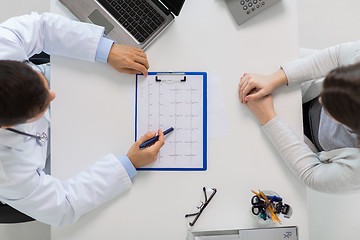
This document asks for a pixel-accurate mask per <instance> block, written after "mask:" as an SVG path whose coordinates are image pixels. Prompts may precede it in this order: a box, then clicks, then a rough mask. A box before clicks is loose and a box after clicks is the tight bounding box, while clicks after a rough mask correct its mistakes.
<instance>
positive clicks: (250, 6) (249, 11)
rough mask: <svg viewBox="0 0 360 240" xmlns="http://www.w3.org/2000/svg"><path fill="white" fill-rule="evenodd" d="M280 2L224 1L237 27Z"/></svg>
mask: <svg viewBox="0 0 360 240" xmlns="http://www.w3.org/2000/svg"><path fill="white" fill-rule="evenodd" d="M278 1H280V0H225V2H226V4H227V5H228V7H229V10H230V12H231V15H232V16H233V17H234V20H235V22H236V23H237V24H238V25H241V24H243V23H244V22H246V21H247V20H249V19H250V18H252V17H254V16H255V15H256V14H258V13H261V12H262V11H264V10H265V9H267V8H269V7H271V6H272V5H274V4H275V3H277V2H278Z"/></svg>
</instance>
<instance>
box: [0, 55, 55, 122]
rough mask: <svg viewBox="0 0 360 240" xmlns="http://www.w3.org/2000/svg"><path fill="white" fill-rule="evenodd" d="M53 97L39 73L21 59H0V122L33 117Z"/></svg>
mask: <svg viewBox="0 0 360 240" xmlns="http://www.w3.org/2000/svg"><path fill="white" fill-rule="evenodd" d="M54 98H55V94H54V92H52V91H50V90H49V85H48V82H47V80H46V78H45V76H44V75H43V74H42V73H40V72H37V71H35V70H34V69H33V68H32V67H30V66H29V65H28V64H26V63H23V62H17V61H8V60H1V61H0V126H2V127H10V126H14V125H17V124H21V123H27V122H33V121H36V120H37V119H39V118H41V117H42V116H43V115H44V113H45V112H46V110H47V109H48V107H49V104H50V102H51V101H52V100H53V99H54Z"/></svg>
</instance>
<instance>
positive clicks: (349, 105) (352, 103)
mask: <svg viewBox="0 0 360 240" xmlns="http://www.w3.org/2000/svg"><path fill="white" fill-rule="evenodd" d="M320 96H321V102H322V105H323V106H324V108H325V110H326V111H327V112H328V113H329V114H330V115H331V116H332V117H333V118H334V119H336V120H337V121H338V122H340V123H342V124H344V125H346V126H347V127H349V128H351V130H352V131H353V132H355V133H356V134H357V135H358V144H359V143H360V141H359V140H360V139H359V136H360V63H357V64H354V65H350V66H346V67H339V68H336V69H334V70H332V71H331V72H330V73H329V74H328V75H327V76H326V78H325V80H324V85H323V91H322V92H321V94H320Z"/></svg>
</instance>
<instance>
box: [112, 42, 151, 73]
mask: <svg viewBox="0 0 360 240" xmlns="http://www.w3.org/2000/svg"><path fill="white" fill-rule="evenodd" d="M108 64H110V65H111V66H112V67H113V68H115V69H116V70H117V71H119V72H123V73H129V74H136V73H142V74H144V75H145V76H147V74H148V69H149V63H148V60H147V57H146V54H145V53H144V51H143V50H142V49H140V48H134V47H130V46H126V45H121V44H113V45H112V47H111V49H110V53H109V57H108Z"/></svg>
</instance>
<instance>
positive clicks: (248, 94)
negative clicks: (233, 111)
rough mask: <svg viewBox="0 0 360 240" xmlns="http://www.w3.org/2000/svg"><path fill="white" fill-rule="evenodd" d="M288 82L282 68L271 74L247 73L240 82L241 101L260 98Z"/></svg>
mask: <svg viewBox="0 0 360 240" xmlns="http://www.w3.org/2000/svg"><path fill="white" fill-rule="evenodd" d="M287 83H288V81H287V77H286V75H285V73H284V71H283V70H282V69H281V70H278V71H276V72H274V73H273V74H270V75H260V74H253V73H251V74H247V73H245V74H244V75H243V76H242V77H241V79H240V82H239V98H240V101H241V103H246V102H248V101H251V100H254V99H259V98H261V97H263V96H265V95H268V94H270V93H271V92H272V91H273V90H274V89H275V88H277V87H280V86H282V85H285V84H287ZM253 90H255V91H253Z"/></svg>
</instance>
